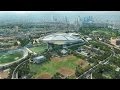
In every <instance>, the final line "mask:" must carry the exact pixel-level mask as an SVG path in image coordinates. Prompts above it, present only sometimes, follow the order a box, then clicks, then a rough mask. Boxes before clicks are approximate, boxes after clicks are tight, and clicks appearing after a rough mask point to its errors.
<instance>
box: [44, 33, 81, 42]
mask: <svg viewBox="0 0 120 90" xmlns="http://www.w3.org/2000/svg"><path fill="white" fill-rule="evenodd" d="M75 35H78V34H75V33H54V34H51V35H48V36H45V37H44V38H43V39H42V40H43V41H44V42H47V43H53V44H67V43H73V42H79V41H83V40H82V39H80V38H79V37H78V36H75Z"/></svg>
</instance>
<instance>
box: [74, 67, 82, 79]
mask: <svg viewBox="0 0 120 90" xmlns="http://www.w3.org/2000/svg"><path fill="white" fill-rule="evenodd" d="M83 72H84V70H83V69H82V67H81V66H80V65H78V66H77V67H76V69H75V75H76V76H77V77H79V76H80V75H81V74H82V73H83Z"/></svg>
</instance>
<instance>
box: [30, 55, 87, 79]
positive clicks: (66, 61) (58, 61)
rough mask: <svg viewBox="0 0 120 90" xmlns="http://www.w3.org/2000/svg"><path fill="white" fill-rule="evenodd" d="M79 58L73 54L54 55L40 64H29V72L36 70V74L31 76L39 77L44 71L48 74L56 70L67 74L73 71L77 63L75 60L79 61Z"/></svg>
mask: <svg viewBox="0 0 120 90" xmlns="http://www.w3.org/2000/svg"><path fill="white" fill-rule="evenodd" d="M80 60H81V59H80V58H77V57H76V56H73V55H68V56H65V57H61V58H59V57H58V58H57V57H56V58H52V59H51V61H48V62H45V63H43V64H42V65H36V64H30V69H31V72H37V74H36V75H34V76H33V78H36V77H39V76H41V75H43V74H44V73H48V74H49V75H50V76H51V75H53V74H55V73H56V72H61V73H64V74H69V73H73V72H75V68H76V66H77V65H78V64H77V63H76V62H78V61H79V62H80ZM81 61H82V60H81ZM85 65H86V64H85ZM83 66H84V65H83ZM61 70H62V71H63V72H62V71H61Z"/></svg>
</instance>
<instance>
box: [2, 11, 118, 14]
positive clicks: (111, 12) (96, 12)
mask: <svg viewBox="0 0 120 90" xmlns="http://www.w3.org/2000/svg"><path fill="white" fill-rule="evenodd" d="M0 13H17V14H26V13H81V14H120V11H0Z"/></svg>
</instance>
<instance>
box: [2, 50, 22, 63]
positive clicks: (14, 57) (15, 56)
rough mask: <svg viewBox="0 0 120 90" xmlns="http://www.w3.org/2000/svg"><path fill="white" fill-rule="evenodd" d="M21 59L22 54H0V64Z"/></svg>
mask: <svg viewBox="0 0 120 90" xmlns="http://www.w3.org/2000/svg"><path fill="white" fill-rule="evenodd" d="M21 57H22V54H21V53H19V52H15V53H12V54H9V53H5V54H0V64H4V63H9V62H13V61H15V60H18V59H19V58H21Z"/></svg>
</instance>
